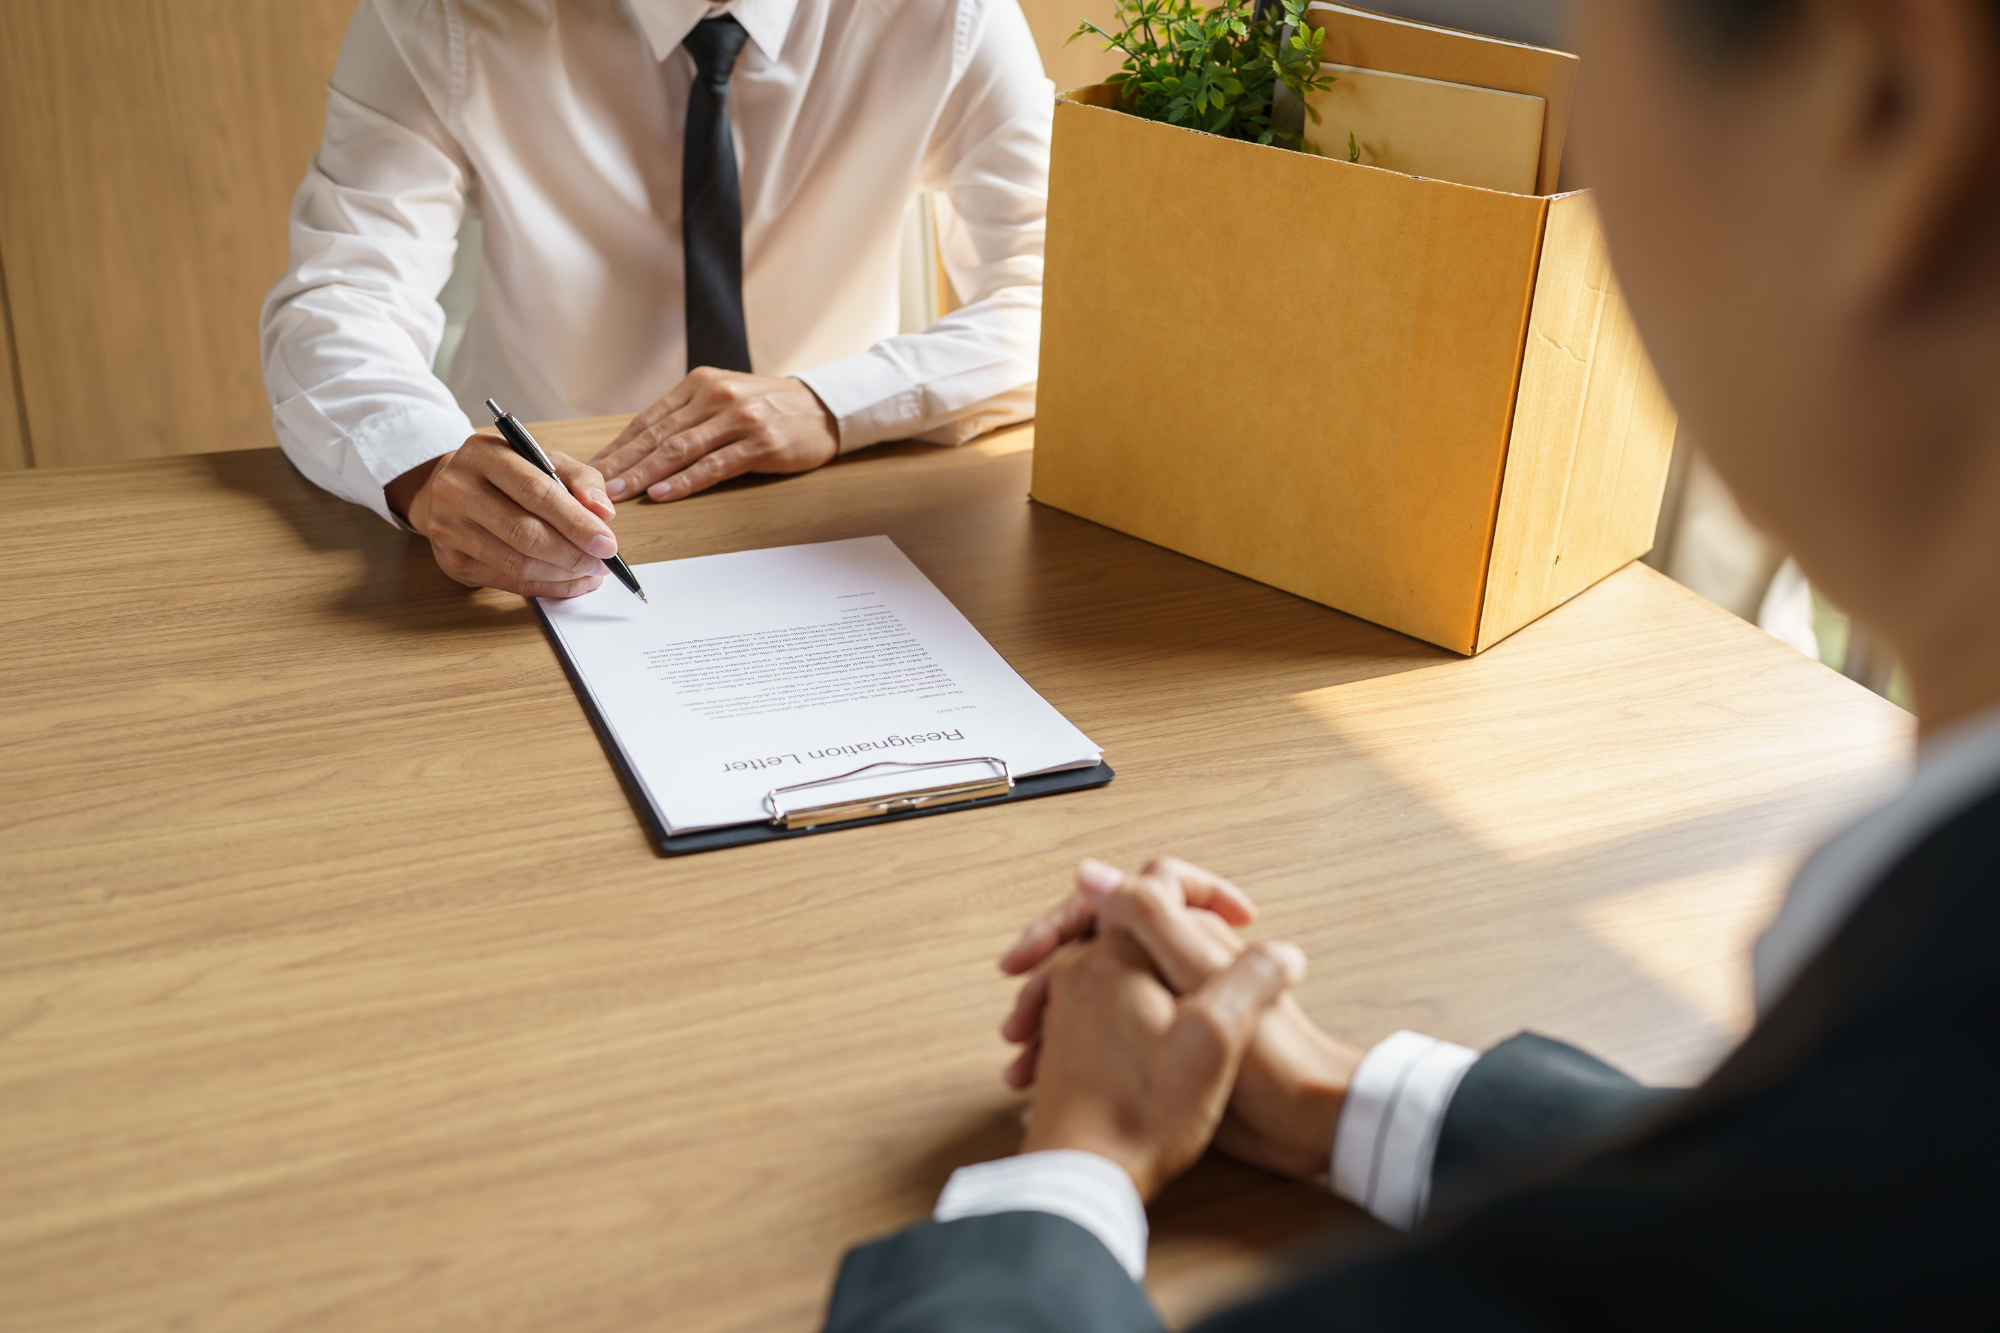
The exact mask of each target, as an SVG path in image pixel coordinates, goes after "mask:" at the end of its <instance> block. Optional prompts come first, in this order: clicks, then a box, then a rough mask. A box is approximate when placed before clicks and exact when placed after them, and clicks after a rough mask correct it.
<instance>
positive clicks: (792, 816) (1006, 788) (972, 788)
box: [764, 754, 1014, 829]
mask: <svg viewBox="0 0 2000 1333" xmlns="http://www.w3.org/2000/svg"><path fill="white" fill-rule="evenodd" d="M965 764H991V765H993V766H994V767H995V768H996V769H998V770H999V772H998V773H996V774H994V775H992V776H990V777H983V778H979V779H977V780H975V781H972V782H947V783H944V784H943V785H941V786H936V787H917V788H913V789H912V790H910V791H903V792H891V793H890V794H888V795H886V796H873V797H869V798H867V799H865V800H846V801H829V802H827V803H826V804H825V805H807V806H800V807H799V808H797V809H795V810H788V809H786V808H785V805H784V802H782V801H781V800H780V799H779V798H780V797H781V796H783V795H784V794H785V793H786V792H795V791H805V790H807V789H809V788H812V787H824V786H827V785H829V784H831V783H835V782H845V781H847V780H848V779H849V778H857V777H860V776H861V775H862V774H863V773H872V772H874V771H875V770H876V769H878V768H907V769H937V768H958V767H961V766H962V765H965ZM1013 790H1014V774H1013V771H1012V770H1011V769H1009V768H1008V767H1007V761H1006V760H1004V759H998V758H995V757H994V756H992V755H990V754H982V755H975V756H973V757H971V758H969V759H930V760H925V761H924V762H922V763H905V762H902V761H900V760H895V759H885V760H882V761H881V762H879V763H874V764H864V765H863V766H862V767H860V768H857V769H855V770H854V771H853V772H851V773H840V774H836V775H835V776H833V777H830V778H815V779H813V780H812V781H811V782H794V783H793V784H791V785H790V786H789V787H773V788H771V790H770V791H768V792H766V793H764V805H765V807H766V808H767V809H768V810H770V812H771V822H772V823H773V824H776V825H778V826H779V827H781V828H787V829H805V828H818V827H819V826H821V825H823V824H844V823H846V822H847V821H849V820H851V819H870V818H873V817H874V816H876V815H892V814H895V813H896V812H897V811H899V810H928V809H930V808H931V807H933V806H939V805H956V804H958V803H959V802H960V801H976V800H978V799H980V798H981V797H983V796H1005V795H1006V794H1007V793H1008V792H1011V791H1013Z"/></svg>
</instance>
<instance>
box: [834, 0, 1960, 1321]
mask: <svg viewBox="0 0 2000 1333" xmlns="http://www.w3.org/2000/svg"><path fill="white" fill-rule="evenodd" d="M1580 11H1581V12H1580V15H1579V39H1580V41H1579V47H1580V51H1581V54H1582V56H1583V78H1584V81H1585V88H1584V93H1583V98H1584V100H1583V102H1582V105H1583V106H1584V107H1585V108H1586V113H1585V114H1584V115H1583V116H1581V117H1580V130H1581V133H1582V135H1583V139H1584V142H1583V145H1582V149H1583V152H1584V155H1585V157H1584V160H1585V163H1586V167H1587V169H1588V171H1589V174H1590V176H1591V177H1592V178H1593V179H1594V180H1595V182H1596V183H1597V185H1598V189H1599V202H1600V206H1601V209H1602V212H1603V218H1604V226H1605V232H1606V235H1607V238H1608V240H1609V242H1610V245H1611V249H1612V256H1613V259H1614V261H1615V263H1616V265H1617V268H1618V273H1619V277H1620V280H1621V282H1622V283H1623V286H1624V290H1625V293H1626V295H1627V297H1628V299H1629V300H1630V302H1631V306H1632V310H1633V312H1634V316H1635V318H1636V319H1637V320H1638V322H1639V325H1640V328H1641V330H1642V332H1643V334H1644V336H1645V338H1646V342H1647V345H1648V348H1649V350H1650V351H1651V353H1652V355H1653V359H1654V362H1655V364H1656V365H1657V367H1658V369H1659V371H1660V374H1661V377H1662V379H1663V380H1664V382H1665V383H1666V385H1667V388H1668V391H1669V392H1670V394H1671V395H1672V396H1673V398H1674V400H1675V403H1676V405H1677V406H1678V407H1679V409H1680V410H1681V413H1682V416H1683V419H1684V421H1686V422H1687V424H1688V425H1689V426H1690V428H1691V429H1692V430H1693V431H1694V433H1695V435H1696V436H1697V437H1698V438H1699V439H1700V440H1701V441H1702V442H1703V444H1704V446H1705V448H1706V449H1707V451H1708V453H1709V456H1710V457H1711V459H1712V460H1713V462H1714V463H1715V465H1716V466H1717V467H1718V468H1719V469H1720V470H1721V471H1722V472H1723V473H1724V475H1725V476H1726V477H1727V479H1728V480H1729V482H1730V483H1731V485H1732V487H1733V488H1734V490H1735V491H1736V493H1737V495H1738V497H1739V498H1740V499H1741V500H1742V501H1743V502H1744V504H1745V507H1746V508H1747V509H1748V510H1749V511H1750V512H1752V513H1753V514H1755V515H1756V516H1757V517H1758V519H1759V520H1760V521H1761V522H1762V523H1763V524H1764V525H1765V526H1766V527H1768V528H1769V529H1770V531H1772V532H1773V533H1774V534H1775V535H1776V536H1778V537H1779V538H1781V539H1782V540H1783V541H1784V542H1785V543H1786V544H1787V545H1788V546H1789V547H1790V548H1791V550H1792V551H1793V553H1794V554H1795V555H1796V557H1797V558H1798V560H1799V562H1800V564H1801V565H1802V566H1803V567H1804V568H1805V570H1806V571H1807V572H1808V574H1809V575H1810V577H1811V578H1812V581H1813V582H1814V583H1815V584H1816V585H1818V586H1819V587H1821V588H1823V589H1824V590H1825V591H1826V592H1827V593H1828V594H1829V595H1830V596H1831V597H1833V598H1834V599H1835V600H1837V601H1838V602H1840V603H1841V604H1843V605H1845V606H1846V607H1847V608H1849V609H1850V610H1851V611H1852V612H1853V613H1854V614H1855V615H1856V616H1857V618H1859V619H1860V620H1862V621H1864V622H1866V623H1867V624H1868V625H1869V626H1870V627H1871V628H1873V629H1874V630H1875V631H1876V632H1877V633H1878V634H1880V635H1881V636H1882V637H1883V638H1884V639H1886V640H1887V641H1888V642H1889V643H1890V644H1891V645H1892V646H1893V647H1894V649H1895V650H1896V652H1897V654H1898V656H1899V657H1900V659H1901V661H1902V662H1903V665H1904V668H1905V670H1906V672H1907V674H1908V678H1909V680H1910V682H1911V685H1912V688H1913V691H1914V694H1915V697H1916V701H1917V704H1918V714H1919V736H1920V747H1919V754H1918V764H1917V768H1916V772H1915V775H1914V776H1913V778H1912V779H1911V782H1910V784H1909V786H1908V787H1907V788H1906V789H1905V790H1904V791H1903V792H1902V793H1901V794H1900V795H1898V796H1897V797H1896V798H1895V799H1894V800H1893V801H1891V802H1890V803H1889V804H1888V805H1886V806H1884V807H1883V808H1881V809H1879V810H1877V811H1875V812H1874V813H1872V814H1870V815H1869V816H1867V817H1866V818H1865V819H1863V820H1862V821H1860V822H1859V823H1857V824H1855V825H1854V826H1852V827H1850V828H1849V829H1847V830H1845V831H1844V832H1842V833H1841V834H1840V835H1839V836H1837V837H1836V838H1834V839H1833V840H1832V841H1831V842H1829V843H1828V844H1826V845H1825V846H1824V847H1822V848H1821V849H1820V850H1819V851H1818V852H1817V853H1815V854H1814V856H1813V857H1812V858H1811V859H1810V860H1809V861H1808V862H1807V863H1806V865H1805V866H1804V868H1803V869H1802V870H1801V871H1800V873H1799V875H1798V877H1797V879H1796V880H1795V881H1794V883H1793V886H1792V888H1791V890H1790V892H1789V894H1788V896H1787V898H1786V901H1785V905H1784V907H1783V909H1782V911H1781V913H1780V915H1779V916H1778V918H1777V920H1776V921H1775V922H1774V924H1773V925H1772V927H1771V928H1770V930H1769V931H1768V932H1767V933H1766V934H1765V936H1764V937H1763V939H1762V940H1761V941H1760V942H1759V944H1758V947H1757V951H1756V956H1755V971H1756V983H1757V999H1758V1020H1757V1023H1756V1025H1755V1027H1754V1029H1753V1030H1752V1032H1751V1033H1750V1035H1749V1037H1748V1038H1747V1039H1746V1040H1745V1041H1744V1042H1743V1044H1742V1045H1741V1046H1740V1047H1739V1048H1738V1049H1737V1050H1736V1051H1735V1052H1734V1053H1733V1054H1732V1055H1731V1056H1730V1057H1729V1058H1728V1059H1727V1060H1726V1061H1725V1063H1724V1064H1723V1065H1722V1066H1721V1068H1720V1069H1718V1070H1717V1071H1716V1073H1715V1074H1714V1075H1713V1076H1712V1077H1710V1078H1709V1079H1708V1080H1707V1081H1706V1082H1705V1083H1703V1084H1702V1085H1701V1086H1700V1087H1698V1088H1695V1089H1692V1090H1688V1091H1682V1092H1670V1091H1665V1090H1658V1089H1649V1088H1644V1087H1641V1086H1639V1085H1638V1084H1637V1083H1635V1082H1634V1081H1633V1080H1631V1079H1630V1078H1628V1077H1626V1076H1624V1075H1623V1074H1621V1073H1619V1072H1618V1071H1617V1070H1615V1069H1612V1068H1610V1067H1609V1066H1607V1065H1605V1064H1603V1063H1601V1062H1600V1061H1597V1060H1595V1059H1593V1058H1592V1057H1590V1056H1588V1055H1586V1054H1584V1053H1583V1052H1581V1051H1578V1050H1576V1049H1574V1048H1572V1047H1569V1046H1565V1045H1563V1044H1561V1043H1559V1042H1556V1041H1552V1040H1549V1039H1547V1038H1544V1037H1540V1036H1535V1035H1529V1034H1524V1035H1521V1036H1518V1037H1515V1038H1514V1039H1512V1040H1510V1041H1507V1042H1503V1043H1502V1044H1501V1045H1499V1046H1497V1047H1495V1048H1494V1049H1492V1050H1490V1051H1487V1052H1485V1053H1484V1054H1478V1053H1475V1052H1471V1051H1466V1050H1463V1049H1462V1048H1458V1047H1455V1046H1452V1045H1451V1044H1450V1043H1446V1042H1438V1041H1435V1040H1432V1039H1430V1038H1425V1037H1420V1036H1418V1035H1416V1034H1413V1033H1398V1034H1396V1035H1395V1036H1393V1037H1391V1038H1390V1039H1388V1040H1387V1041H1385V1042H1383V1043H1381V1044H1379V1045H1378V1046H1376V1047H1375V1048H1373V1049H1371V1050H1369V1051H1367V1052H1365V1053H1364V1052H1360V1051H1354V1050H1350V1049H1348V1048H1346V1047H1344V1046H1343V1045H1341V1044H1340V1043H1339V1042H1336V1041H1334V1040H1333V1039H1332V1038H1330V1037H1328V1036H1327V1035H1326V1034H1324V1033H1322V1032H1321V1031H1320V1030H1319V1029H1318V1028H1317V1027H1316V1026H1315V1025H1314V1024H1313V1023H1312V1022H1311V1020H1310V1019H1309V1018H1307V1016H1306V1015H1305V1014H1304V1012H1303V1011H1302V1010H1301V1009H1300V1007H1299V1006H1298V1005H1297V1004H1296V1003H1295V1002H1294V1001H1293V1000H1292V999H1291V998H1290V996H1289V994H1288V989H1289V987H1290V986H1291V985H1292V984H1293V983H1294V982H1295V981H1296V980H1297V979H1298V977H1299V976H1300V975H1301V973H1302V969H1303V967H1304V959H1303V957H1302V956H1301V955H1300V954H1299V952H1298V950H1296V949H1295V948H1292V947H1290V946H1287V945H1282V944H1258V945H1251V946H1245V945H1244V944H1243V942H1242V940H1241V939H1240V938H1239V937H1238V935H1237V934H1236V931H1235V929H1234V928H1235V927H1237V926H1241V925H1243V924H1245V923H1247V921H1248V920H1249V919H1250V917H1251V914H1252V909H1251V907H1250V904H1249V902H1248V900H1247V899H1246V898H1245V897H1244V896H1243V895H1242V893H1241V892H1240V891H1238V890H1237V889H1235V888H1234V886H1232V885H1230V884H1228V883H1227V882H1226V881H1223V880H1220V879H1218V878H1216V877H1215V876H1212V875H1209V874H1207V873H1206V872H1203V871H1201V870H1199V869H1197V868H1195V867H1192V866H1188V865H1184V864H1182V863H1179V862H1172V861H1160V862H1155V863H1153V864H1152V865H1149V866H1147V867H1146V868H1145V870H1143V871H1142V872H1140V873H1139V874H1137V875H1126V874H1124V873H1122V872H1120V871H1118V870H1117V869H1115V868H1113V867H1110V866H1107V865H1103V864H1101V863H1095V862H1086V863H1085V864H1084V865H1083V866H1082V867H1081V869H1080V870H1079V872H1078V884H1079V893H1078V894H1077V895H1076V896H1075V897H1074V898H1072V899H1071V900H1070V901H1068V902H1066V903H1064V904H1062V905H1061V906H1060V907H1058V908H1057V909H1055V910H1054V911H1053V912H1051V913H1050V914H1049V915H1048V916H1046V917H1044V918H1043V919H1042V920H1041V921H1039V922H1037V923H1035V925H1034V926H1032V927H1031V928H1030V929H1029V931H1028V933H1027V934H1026V935H1025V936H1024V937H1023V939H1022V941H1021V943H1020V944H1019V945H1017V946H1016V948H1015V950H1014V951H1013V952H1012V953H1011V954H1010V955H1009V956H1008V958H1007V959H1005V960H1004V962H1003V966H1006V967H1007V968H1008V969H1009V970H1011V971H1015V972H1019V973H1031V974H1032V975H1031V976H1030V979H1029V981H1028V982H1027V984H1026V986H1025V987H1024V989H1023V991H1022V993H1021V997H1020V1000H1019V1003H1018V1005H1017V1007H1016V1009H1015V1012H1014V1013H1013V1015H1012V1016H1011V1017H1010V1018H1009V1019H1008V1021H1007V1025H1006V1031H1007V1033H1008V1035H1009V1036H1010V1037H1011V1038H1012V1039H1014V1040H1015V1041H1018V1042H1020V1043H1021V1044H1022V1053H1021V1056H1020V1058H1019V1059H1018V1060H1017V1061H1016V1063H1015V1064H1014V1066H1013V1067H1012V1068H1011V1069H1010V1071H1009V1077H1010V1080H1011V1081H1013V1082H1014V1083H1015V1084H1016V1085H1017V1086H1023V1087H1028V1086H1032V1087H1033V1089H1034V1100H1033V1105H1032V1111H1031V1115H1030V1119H1029V1121H1028V1125H1027V1131H1026V1135H1025V1140H1024V1142H1023V1145H1022V1153H1021V1154H1020V1155H1019V1156H1017V1157H1012V1158H1008V1159H1004V1160H1002V1161H998V1162H990V1163H984V1164H981V1165H978V1166H973V1167H967V1168H965V1169H963V1170H961V1171H959V1172H958V1173H957V1174H956V1175H954V1177H953V1178H952V1181H951V1183H950V1184H949V1185H948V1186H947V1187H946V1189H945V1192H944V1195H943V1197H942V1198H941V1199H940V1200H939V1204H938V1209H937V1212H936V1214H935V1215H934V1217H933V1218H932V1219H931V1220H929V1221H926V1222H923V1223H921V1224H919V1225H916V1226H913V1227H911V1228H909V1229H907V1230H905V1231H903V1232H901V1233H899V1234H897V1235H894V1236H891V1237H889V1238H887V1239H885V1240H881V1241H877V1242H875V1243H874V1244H871V1245H866V1246H863V1247H860V1248H858V1249H856V1250H854V1251H853V1252H852V1253H850V1254H849V1255H848V1256H847V1259H846V1261H845V1263H844V1265H843V1267H842V1269H841V1273H840V1277H839V1280H838V1282H837V1284H836V1286H835V1289H834V1292H833V1296H832V1300H831V1304H830V1307H829V1311H828V1315H827V1329H828V1330H829V1333H860V1331H861V1330H870V1331H871V1333H878V1331H879V1333H924V1331H928V1330H946V1329H951V1330H960V1329H978V1330H1016V1329H1049V1330H1058V1329H1062V1330H1067V1329H1079V1330H1080V1329H1093V1330H1121V1329H1130V1330H1154V1329H1157V1328H1158V1327H1159V1321H1158V1318H1157V1316H1156V1315H1155V1313H1154V1311H1153V1310H1152V1308H1151V1306H1150V1304H1149V1303H1148V1302H1147V1300H1146V1297H1145V1295H1144V1292H1143V1290H1142V1288H1141V1287H1140V1286H1139V1285H1138V1281H1137V1279H1138V1278H1139V1277H1140V1276H1141V1275H1142V1274H1143V1270H1144V1263H1145V1243H1146V1231H1145V1214H1144V1206H1143V1201H1144V1200H1145V1199H1148V1198H1150V1197H1152V1196H1153V1194H1154V1193H1155V1192H1157V1191H1158V1190H1159V1189H1160V1188H1161V1187H1162V1186H1163V1185H1164V1184H1165V1183H1166V1182H1167V1181H1169V1180H1171V1179H1172V1178H1173V1177H1174V1176H1175V1175H1176V1174H1178V1173H1179V1172H1181V1171H1182V1170H1184V1169H1185V1168H1186V1167H1187V1166H1188V1165H1189V1164H1190V1163H1192V1162H1193V1161H1194V1160H1195V1158H1196V1157H1197V1156H1198V1155H1199V1154H1200V1153H1201V1152H1203V1151H1204V1150H1205V1149H1206V1148H1207V1147H1208V1146H1209V1145H1210V1144H1211V1143H1213V1144H1214V1145H1215V1146H1217V1147H1219V1148H1221V1149H1222V1150H1224V1151H1228V1152H1231V1153H1234V1154H1236V1155H1238V1156H1241V1157H1243V1158H1245V1159H1246V1160H1249V1161H1251V1162H1254V1163H1258V1164H1260V1165H1263V1166H1266V1167H1269V1168H1271V1169H1273V1170H1276V1171H1281V1172H1287V1173H1291V1174H1295V1175H1299V1176H1317V1175H1318V1174H1320V1173H1321V1172H1325V1173H1326V1174H1327V1176H1328V1177H1329V1180H1330V1184H1331V1187H1332V1188H1333V1189H1335V1190H1336V1191H1338V1192H1340V1193H1342V1194H1344V1195H1346V1196H1347V1197H1349V1198H1352V1199H1354V1200H1355V1201H1357V1202H1359V1203H1361V1204H1362V1205H1363V1206H1365V1207H1367V1208H1369V1209H1370V1210H1371V1211H1373V1212H1374V1213H1376V1214H1377V1215H1378V1216H1380V1217H1382V1218H1384V1219H1385V1220H1387V1221H1389V1222H1391V1223H1393V1224H1395V1225H1396V1226H1398V1227H1401V1228H1403V1229H1405V1230H1407V1231H1409V1233H1410V1234H1409V1235H1408V1236H1407V1238H1405V1239H1404V1240H1402V1241H1400V1242H1399V1243H1396V1244H1393V1245H1389V1246H1386V1247H1384V1248H1381V1249H1379V1250H1375V1251H1372V1252H1369V1253H1365V1254H1356V1255H1352V1256H1350V1257H1348V1258H1346V1259H1345V1260H1343V1261H1342V1262H1339V1263H1338V1264H1336V1265H1334V1266H1332V1267H1329V1268H1326V1269H1324V1270H1323V1271H1319V1272H1317V1273H1314V1274H1312V1275H1310V1276H1307V1277H1305V1278H1304V1279H1303V1280H1301V1281H1298V1282H1297V1283H1296V1284H1295V1285H1292V1286H1290V1287H1287V1288H1284V1289H1282V1290H1278V1291H1275V1292H1273V1293H1271V1294H1268V1295H1266V1296H1264V1297H1262V1298H1260V1299H1258V1300H1255V1301H1253V1302H1252V1303H1250V1304H1248V1305H1244V1306H1241V1307H1238V1308H1236V1309H1233V1310H1229V1311H1226V1312H1224V1313H1222V1314H1220V1315H1217V1316H1215V1317H1214V1318H1213V1319H1211V1320H1210V1321H1209V1322H1208V1323H1207V1324H1205V1325H1204V1328H1207V1329H1211V1330H1217V1331H1218V1333H1219V1331H1220V1330H1237V1329H1243V1330H1249V1329H1293V1328H1305V1327H1313V1328H1340V1329H1378V1328H1380V1329H1387V1328H1413V1327H1440V1328H1445V1327H1448V1328H1454V1329H1470V1328H1479V1329H1522V1330H1527V1329H1548V1328H1559V1327H1583V1326H1591V1327H1635V1328H1663V1329H1666V1328H1671V1329H1691V1328H1700V1329H1728V1328H1759V1329H1767V1328H1779V1327H1784V1328H1790V1327H1813V1328H1830V1327H1863V1326H1867V1327H1878V1328H1880V1327H1899V1328H1900V1327H1918V1328H1937V1327H1956V1326H1959V1325H1962V1324H1974V1325H1977V1324H1983V1323H1985V1322H1986V1321H1987V1320H1990V1319H1993V1318H1995V1316H1994V1314H1993V1313H1992V1312H1991V1310H1990V1309H1988V1306H1987V1298H1988V1295H1989V1293H1990V1292H1991V1291H1992V1290H1993V1289H1994V1287H1995V1286H1996V1283H1995V1282H1994V1280H1993V1278H1992V1277H1991V1273H1992V1272H1993V1270H1991V1269H1989V1268H1987V1267H1986V1265H1987V1264H1988V1263H1991V1262H1993V1260H1992V1256H1991V1253H1990V1251H1991V1249H1992V1246H1993V1242H1994V1240H1995V1239H1996V1238H1997V1237H2000V1134H1997V1133H1995V1131H1994V1127H1993V1120H1994V1112H1993V1107H1994V1106H1996V1105H2000V394H1996V393H1995V392H1994V390H1993V387H1992V386H1993V384H1994V383H1995V382H1996V379H1997V378H2000V371H1996V367H2000V3H1996V0H1582V2H1581V4H1580Z"/></svg>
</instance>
